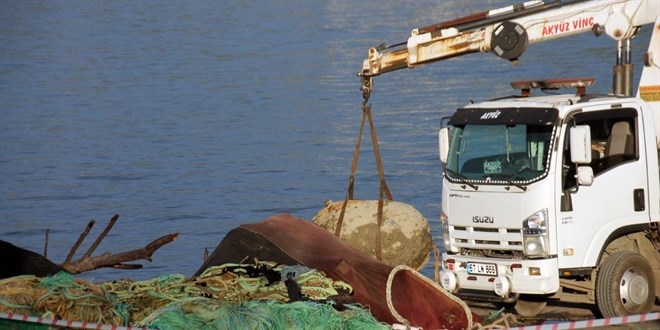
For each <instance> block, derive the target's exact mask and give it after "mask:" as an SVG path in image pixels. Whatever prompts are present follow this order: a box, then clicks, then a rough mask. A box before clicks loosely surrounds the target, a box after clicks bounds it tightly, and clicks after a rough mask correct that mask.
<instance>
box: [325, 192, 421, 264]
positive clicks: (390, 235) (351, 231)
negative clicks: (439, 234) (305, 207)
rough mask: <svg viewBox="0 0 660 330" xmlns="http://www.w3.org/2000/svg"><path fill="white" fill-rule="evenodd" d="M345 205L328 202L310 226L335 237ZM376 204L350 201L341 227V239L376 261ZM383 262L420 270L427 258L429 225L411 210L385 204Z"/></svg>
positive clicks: (398, 205) (399, 204) (406, 206)
mask: <svg viewBox="0 0 660 330" xmlns="http://www.w3.org/2000/svg"><path fill="white" fill-rule="evenodd" d="M343 204H344V202H343V201H340V202H334V203H333V202H327V203H326V207H325V208H324V209H322V210H321V211H319V212H318V213H317V214H316V216H314V218H313V222H314V223H315V224H317V225H319V226H321V227H323V228H325V229H327V230H328V231H330V232H332V233H333V234H334V233H335V229H336V228H337V227H336V226H337V221H338V220H339V215H340V214H341V209H342V206H343ZM377 227H378V201H377V200H350V201H348V205H347V206H346V214H345V215H344V221H343V223H342V228H341V233H340V236H339V237H340V238H341V239H343V240H344V241H346V242H348V243H349V244H350V245H352V246H353V247H355V248H357V249H359V250H361V251H362V252H364V253H366V254H369V255H371V256H373V257H376V233H377V231H376V230H378V228H377ZM381 246H382V250H381V256H382V261H383V262H385V263H387V264H389V265H392V266H398V265H407V266H409V267H412V268H415V269H417V270H419V269H421V268H422V267H423V266H424V265H425V264H426V262H427V261H428V258H429V252H430V251H431V249H432V247H433V239H432V237H431V231H430V229H429V223H428V221H427V220H426V218H424V216H423V215H422V214H421V213H420V212H419V211H417V210H416V209H415V208H413V207H412V206H410V205H408V204H405V203H401V202H397V201H388V200H385V201H384V204H383V223H382V227H381Z"/></svg>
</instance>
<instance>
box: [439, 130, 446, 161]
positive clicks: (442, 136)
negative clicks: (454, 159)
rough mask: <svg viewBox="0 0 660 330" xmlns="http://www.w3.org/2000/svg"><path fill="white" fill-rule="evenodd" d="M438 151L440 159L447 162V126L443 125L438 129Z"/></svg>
mask: <svg viewBox="0 0 660 330" xmlns="http://www.w3.org/2000/svg"><path fill="white" fill-rule="evenodd" d="M438 151H439V153H440V161H441V162H442V163H443V164H447V157H448V155H449V128H447V127H443V128H441V129H440V131H438Z"/></svg>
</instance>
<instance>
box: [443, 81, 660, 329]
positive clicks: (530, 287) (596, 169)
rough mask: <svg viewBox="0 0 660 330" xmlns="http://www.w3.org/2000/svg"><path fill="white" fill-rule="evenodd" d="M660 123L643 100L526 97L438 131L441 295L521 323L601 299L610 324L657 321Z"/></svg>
mask: <svg viewBox="0 0 660 330" xmlns="http://www.w3.org/2000/svg"><path fill="white" fill-rule="evenodd" d="M516 84H517V85H522V86H525V85H527V86H532V85H543V86H551V87H552V86H554V85H572V86H577V87H579V88H583V87H585V86H587V85H588V84H590V82H589V81H588V80H585V79H578V80H575V81H571V80H562V81H542V82H527V83H521V82H518V83H516ZM516 84H514V85H516ZM653 123H654V120H653V113H652V109H651V107H650V106H649V105H648V104H647V103H646V102H644V101H642V100H640V99H638V98H632V97H622V96H617V95H613V94H610V95H595V94H586V93H584V89H581V90H579V91H578V92H577V93H574V94H561V95H554V94H553V95H545V96H529V89H527V88H523V95H522V96H520V97H509V98H503V99H497V100H491V101H486V102H481V103H475V104H469V105H466V106H465V107H463V108H461V109H458V110H456V112H455V113H454V114H453V116H451V117H450V118H448V124H449V125H450V126H452V127H453V130H452V132H451V138H449V130H448V128H447V127H445V128H443V129H441V131H440V149H441V150H440V153H441V158H442V160H443V162H444V164H445V173H444V180H443V187H442V211H443V212H442V216H441V226H442V229H443V239H444V249H445V251H444V252H443V261H442V265H443V270H442V272H441V281H440V282H441V285H442V286H443V287H444V288H445V289H447V290H449V291H450V292H453V293H455V294H457V295H459V296H463V297H465V298H468V299H485V300H492V301H501V302H518V303H519V305H517V309H518V310H519V312H522V313H521V314H534V313H535V312H534V310H536V309H538V310H540V308H542V307H543V306H544V302H545V301H546V300H544V299H538V298H539V297H550V296H560V295H562V294H563V296H562V298H566V297H569V296H570V297H574V298H575V297H582V299H577V300H578V301H580V300H588V301H589V300H590V301H592V302H593V301H594V300H595V301H596V303H597V304H598V306H599V309H600V311H601V313H602V314H603V315H606V316H615V315H624V314H633V313H641V312H646V311H648V310H650V309H651V307H652V306H653V304H654V301H655V297H656V296H660V286H659V285H657V282H658V281H660V254H658V246H659V245H658V240H657V236H654V235H655V234H656V233H655V232H654V230H655V231H657V226H658V220H659V219H660V187H659V185H658V182H660V179H659V177H658V175H659V169H658V165H657V164H658V149H657V148H656V137H655V133H654V127H653ZM653 237H656V238H655V239H654V238H653ZM608 260H609V261H608ZM612 273H614V274H615V275H612ZM580 294H581V295H580ZM530 298H532V299H530ZM530 305H533V307H530Z"/></svg>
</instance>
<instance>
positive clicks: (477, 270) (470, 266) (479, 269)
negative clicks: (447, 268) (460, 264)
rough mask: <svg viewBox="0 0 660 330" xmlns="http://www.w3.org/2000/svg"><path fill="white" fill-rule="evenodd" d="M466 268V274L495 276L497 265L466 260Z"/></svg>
mask: <svg viewBox="0 0 660 330" xmlns="http://www.w3.org/2000/svg"><path fill="white" fill-rule="evenodd" d="M466 269H467V272H468V274H475V275H491V276H497V265H495V264H482V263H477V262H468V263H467V268H466Z"/></svg>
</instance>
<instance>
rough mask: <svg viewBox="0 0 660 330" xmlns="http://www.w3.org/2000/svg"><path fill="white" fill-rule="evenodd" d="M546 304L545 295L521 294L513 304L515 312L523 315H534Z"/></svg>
mask: <svg viewBox="0 0 660 330" xmlns="http://www.w3.org/2000/svg"><path fill="white" fill-rule="evenodd" d="M547 304H548V301H547V300H546V297H545V296H535V295H521V296H520V298H518V301H516V304H515V305H514V306H513V309H515V310H516V313H518V315H520V316H524V317H534V316H536V315H538V314H539V313H540V312H541V311H542V310H543V309H544V308H545V306H546V305H547Z"/></svg>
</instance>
